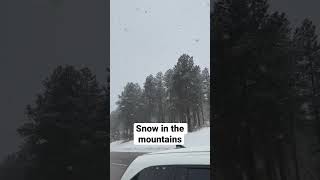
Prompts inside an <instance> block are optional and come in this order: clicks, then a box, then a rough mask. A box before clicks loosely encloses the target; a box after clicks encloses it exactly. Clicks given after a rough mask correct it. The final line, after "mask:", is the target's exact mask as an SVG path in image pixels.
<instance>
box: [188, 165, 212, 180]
mask: <svg viewBox="0 0 320 180" xmlns="http://www.w3.org/2000/svg"><path fill="white" fill-rule="evenodd" d="M187 172H188V173H187V174H188V175H187V177H188V178H187V180H199V179H203V180H206V179H207V180H209V179H210V169H209V168H188V170H187Z"/></svg>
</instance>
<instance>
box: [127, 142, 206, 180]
mask: <svg viewBox="0 0 320 180" xmlns="http://www.w3.org/2000/svg"><path fill="white" fill-rule="evenodd" d="M160 165H210V147H208V146H203V147H192V148H180V149H172V150H166V151H159V152H154V153H149V154H144V155H141V156H138V157H137V158H136V159H135V160H134V161H133V162H132V163H131V164H130V166H129V167H128V169H127V170H126V172H125V173H124V175H123V176H122V178H121V179H122V180H129V179H131V178H133V177H134V176H135V175H136V174H137V173H139V172H140V171H141V170H143V169H145V168H147V167H151V166H160Z"/></svg>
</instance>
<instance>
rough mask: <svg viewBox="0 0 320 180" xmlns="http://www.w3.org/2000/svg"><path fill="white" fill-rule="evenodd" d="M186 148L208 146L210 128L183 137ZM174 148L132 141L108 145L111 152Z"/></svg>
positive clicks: (152, 150)
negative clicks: (136, 143) (139, 143)
mask: <svg viewBox="0 0 320 180" xmlns="http://www.w3.org/2000/svg"><path fill="white" fill-rule="evenodd" d="M184 140H185V144H184V146H186V147H195V146H210V128H209V127H205V128H202V129H199V130H198V131H195V132H192V133H188V134H186V135H185V139H184ZM172 148H175V146H173V145H134V144H133V141H128V142H123V140H120V141H115V142H112V143H110V151H111V152H156V151H162V150H168V149H172Z"/></svg>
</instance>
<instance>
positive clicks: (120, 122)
mask: <svg viewBox="0 0 320 180" xmlns="http://www.w3.org/2000/svg"><path fill="white" fill-rule="evenodd" d="M138 122H144V123H156V122H159V123H165V122H166V123H188V129H189V130H188V131H189V132H192V131H194V130H197V129H199V128H201V127H204V126H209V125H210V73H209V70H208V68H204V69H203V70H201V69H200V67H199V66H198V65H195V64H194V61H193V57H190V56H189V55H186V54H183V55H182V56H180V58H179V59H178V62H177V64H176V65H175V66H174V67H173V68H172V69H169V70H167V71H166V72H165V73H164V74H163V73H162V72H158V73H157V74H156V75H155V76H153V75H149V76H148V77H146V80H145V82H144V85H143V87H142V88H141V87H140V85H139V84H138V83H133V82H129V83H127V84H126V86H125V87H124V89H123V91H122V93H121V95H119V100H118V101H117V108H116V110H115V111H112V112H111V115H110V138H111V141H115V140H120V139H122V140H130V139H133V123H138Z"/></svg>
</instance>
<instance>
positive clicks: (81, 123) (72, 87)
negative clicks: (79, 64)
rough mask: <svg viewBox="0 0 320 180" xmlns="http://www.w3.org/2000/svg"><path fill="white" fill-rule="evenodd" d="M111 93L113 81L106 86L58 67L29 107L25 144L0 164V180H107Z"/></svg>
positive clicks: (78, 71) (87, 74) (83, 71)
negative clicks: (109, 98) (110, 87)
mask: <svg viewBox="0 0 320 180" xmlns="http://www.w3.org/2000/svg"><path fill="white" fill-rule="evenodd" d="M108 72H109V70H108ZM108 91H109V78H108V82H107V83H106V86H105V87H104V86H102V85H100V84H99V83H98V81H97V80H96V77H95V75H94V74H93V73H92V72H91V71H90V70H89V69H88V68H81V69H77V68H75V67H73V66H69V65H67V66H58V67H57V68H56V69H55V70H54V71H53V73H52V74H51V75H50V76H49V77H48V78H47V79H45V80H44V81H43V91H42V92H41V93H39V94H38V95H37V96H36V98H35V101H34V102H33V103H32V104H30V105H28V106H27V107H26V117H27V118H26V121H25V122H24V124H23V125H22V126H21V127H20V128H19V129H18V133H19V134H20V135H21V136H22V137H23V140H24V141H23V143H22V144H21V146H20V150H19V151H18V152H16V153H13V154H11V155H9V156H8V157H7V158H6V159H5V161H4V162H3V163H2V164H1V165H0V179H8V180H9V179H10V180H18V179H19V180H22V179H23V180H29V179H30V180H43V179H46V180H51V179H52V180H56V179H77V180H81V179H83V180H88V179H105V178H107V177H108V173H109V172H108V169H109V167H108V163H109V162H108V153H109V150H108V142H109V138H108V136H109V135H108V133H107V132H108V128H109V125H108V118H109V110H108V109H109V100H108V96H109V92H108Z"/></svg>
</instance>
